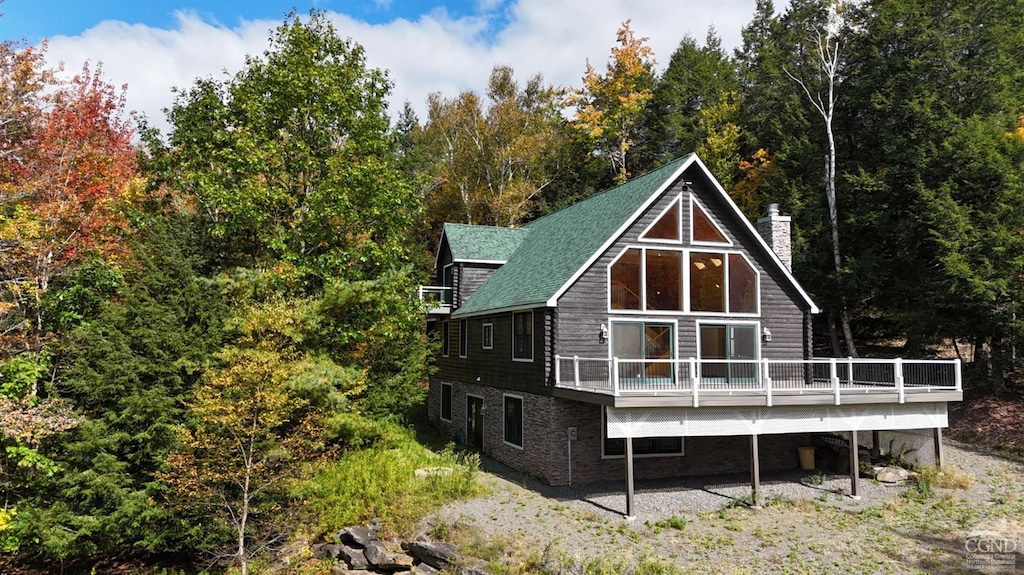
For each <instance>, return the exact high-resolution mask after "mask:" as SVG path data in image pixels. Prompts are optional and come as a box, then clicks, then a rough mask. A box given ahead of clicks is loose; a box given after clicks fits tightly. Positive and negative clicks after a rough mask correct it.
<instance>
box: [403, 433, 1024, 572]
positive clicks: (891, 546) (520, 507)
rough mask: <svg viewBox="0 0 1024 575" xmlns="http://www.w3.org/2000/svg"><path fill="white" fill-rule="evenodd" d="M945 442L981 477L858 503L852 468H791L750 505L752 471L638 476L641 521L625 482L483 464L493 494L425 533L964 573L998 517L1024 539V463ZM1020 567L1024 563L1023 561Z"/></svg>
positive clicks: (735, 563) (456, 508) (756, 561)
mask: <svg viewBox="0 0 1024 575" xmlns="http://www.w3.org/2000/svg"><path fill="white" fill-rule="evenodd" d="M945 447H946V449H945V454H944V455H945V465H946V466H947V467H950V468H953V469H959V470H963V471H966V472H968V473H969V474H970V475H971V476H972V477H973V478H974V481H973V484H972V485H971V486H970V487H969V488H967V489H955V490H949V492H948V493H946V490H939V489H937V490H936V494H935V495H933V496H932V497H931V498H928V499H927V501H923V502H922V501H919V500H916V499H913V498H910V497H900V496H899V495H900V493H901V492H903V491H904V490H906V489H908V488H907V487H905V486H901V487H895V486H891V485H887V484H880V483H877V482H874V481H871V480H867V479H862V480H861V482H860V491H861V496H862V497H861V500H859V501H855V500H853V499H851V498H850V497H848V496H847V495H846V494H847V493H849V488H850V480H849V477H848V476H845V475H842V476H837V475H827V474H824V475H823V474H821V473H818V472H802V471H799V470H795V471H789V472H783V473H764V474H763V475H762V488H763V492H764V498H765V502H766V505H765V507H764V508H763V509H759V510H752V509H750V508H749V507H748V506H747V505H745V501H746V499H747V498H748V497H749V494H750V483H749V476H747V475H745V474H736V475H716V476H701V477H686V478H677V479H665V480H649V481H638V482H637V483H636V491H635V493H636V495H635V512H636V518H635V520H633V521H627V520H625V519H624V517H623V514H624V512H625V507H626V501H625V494H624V489H625V485H624V480H623V481H621V482H602V483H590V484H584V485H576V486H572V487H550V486H546V485H541V484H539V483H537V482H534V481H532V480H531V479H530V478H528V477H524V476H523V475H522V474H519V473H518V472H516V471H513V470H511V469H509V468H507V467H505V466H503V465H501V464H498V463H496V462H493V461H489V460H485V461H484V464H483V468H484V471H485V473H484V474H482V475H483V481H484V483H485V484H486V485H487V486H488V487H489V489H490V493H489V494H488V495H487V496H485V497H480V498H477V499H473V500H469V501H463V502H458V503H455V504H451V505H448V506H446V507H444V508H443V509H441V510H440V511H439V512H438V513H436V514H434V515H433V516H431V517H428V518H427V519H425V521H424V524H423V526H422V529H423V530H424V531H429V530H434V532H435V533H436V532H437V530H438V529H437V526H439V525H441V526H444V529H443V531H447V532H455V531H458V532H460V533H462V534H463V535H462V540H461V541H460V542H462V543H465V540H466V536H467V534H471V535H472V538H475V540H477V541H481V540H501V541H504V542H505V543H506V544H507V545H511V546H514V547H516V548H518V549H519V552H521V553H523V552H525V553H530V552H532V553H535V554H536V553H540V552H543V551H544V550H545V549H546V550H547V552H548V553H552V552H553V553H555V554H556V555H558V556H559V557H561V558H563V561H570V562H572V561H575V562H576V563H577V564H582V563H585V562H587V561H590V560H594V559H596V558H601V557H605V558H607V557H621V558H626V559H627V560H628V559H629V558H633V559H635V558H640V557H651V556H655V557H659V558H671V559H673V560H675V561H676V562H678V563H680V564H681V565H683V566H684V567H686V568H687V570H688V571H696V572H708V573H719V572H735V573H763V572H778V571H785V572H807V573H820V572H835V573H844V572H849V571H850V570H854V569H855V570H857V571H858V572H862V573H863V572H868V573H871V572H878V573H893V572H928V573H931V572H943V571H945V572H949V573H958V572H964V571H965V570H964V568H963V567H964V551H963V549H964V547H963V541H964V538H965V537H967V533H968V531H970V530H971V529H974V528H978V527H984V526H991V525H992V524H993V522H994V521H995V522H997V523H998V522H1001V523H998V527H1000V528H1001V529H1002V530H1003V531H1004V532H1005V531H1007V530H1010V531H1014V532H1015V533H1016V531H1020V537H1021V540H1020V542H1021V545H1022V546H1024V530H1022V529H1020V525H1021V524H1020V523H1019V521H1018V518H1021V517H1024V481H1022V479H1024V466H1022V465H1021V464H1020V463H1019V462H1015V461H1012V460H1008V459H1004V458H1002V457H999V456H997V455H993V454H990V453H984V452H980V451H977V450H974V449H972V448H970V447H968V446H965V445H962V444H958V443H956V442H952V441H949V440H946V441H945ZM681 519H682V520H685V522H684V521H681ZM857 519H863V520H862V521H858V520H857ZM659 522H660V523H659ZM1017 564H1018V566H1019V567H1020V568H1021V569H1022V570H1024V560H1019V561H1017ZM944 566H945V567H944ZM569 571H573V570H572V569H570V570H569ZM968 571H969V570H968ZM975 572H1000V570H995V571H990V570H987V569H985V568H982V569H978V570H975Z"/></svg>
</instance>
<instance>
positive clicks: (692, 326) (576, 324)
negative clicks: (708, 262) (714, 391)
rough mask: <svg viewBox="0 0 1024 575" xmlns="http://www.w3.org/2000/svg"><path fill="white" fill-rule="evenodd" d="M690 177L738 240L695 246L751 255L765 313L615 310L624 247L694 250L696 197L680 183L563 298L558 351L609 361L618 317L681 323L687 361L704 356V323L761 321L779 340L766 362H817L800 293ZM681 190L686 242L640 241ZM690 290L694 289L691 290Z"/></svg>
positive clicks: (765, 352)
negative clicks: (613, 282) (605, 329)
mask: <svg viewBox="0 0 1024 575" xmlns="http://www.w3.org/2000/svg"><path fill="white" fill-rule="evenodd" d="M683 180H689V181H693V182H694V183H693V184H692V188H693V190H694V192H695V194H696V196H697V199H698V201H699V202H700V203H701V204H702V205H703V207H704V209H705V210H706V211H707V212H708V214H709V216H710V217H711V218H712V219H713V220H714V221H715V222H716V223H717V224H718V225H719V227H720V228H721V229H722V231H723V232H724V234H725V236H726V237H727V238H728V239H729V240H730V241H731V242H732V243H733V245H732V246H731V247H728V248H716V247H706V246H700V247H696V246H693V247H692V248H693V249H697V250H701V251H707V252H714V251H716V250H718V249H722V250H723V251H736V250H739V251H742V252H744V253H745V254H746V255H747V256H748V257H749V259H750V261H751V262H752V263H753V265H754V267H755V269H756V270H757V271H758V272H759V275H760V294H759V297H760V314H758V315H757V316H751V315H749V314H747V315H741V316H736V317H731V316H722V315H706V314H700V313H678V314H671V315H665V314H643V313H637V312H633V313H616V312H614V311H613V312H609V311H608V266H609V265H610V264H611V262H612V261H613V260H614V259H615V258H616V257H617V256H618V255H619V254H620V253H621V252H622V251H623V250H624V249H626V248H627V247H638V246H646V247H652V248H657V247H665V248H673V249H679V248H681V247H682V248H691V246H690V245H689V237H690V229H689V226H690V218H689V206H690V192H689V191H687V189H686V188H685V187H684V186H683V185H682V183H681V182H677V183H676V184H674V185H673V186H672V187H671V188H670V189H669V190H668V191H667V192H665V193H664V194H663V195H662V197H661V198H659V199H658V201H657V202H655V203H654V204H653V205H652V206H651V207H650V208H649V209H648V210H647V212H646V213H644V214H643V215H642V216H641V217H640V218H639V220H638V221H637V222H636V223H635V224H634V225H633V226H631V227H630V228H629V229H628V230H626V231H625V233H624V234H623V235H622V236H621V237H620V238H619V239H618V240H616V241H615V242H614V243H613V244H612V246H611V247H610V248H609V249H608V250H606V251H605V252H604V253H603V254H601V256H600V258H598V260H597V261H596V263H595V264H594V265H593V266H592V267H591V268H590V269H588V270H587V271H586V272H585V273H584V274H583V275H582V276H580V278H579V279H578V280H577V281H576V282H575V283H574V284H573V285H572V286H571V287H570V288H569V289H568V290H566V292H565V293H564V294H563V295H562V297H561V298H559V300H558V314H557V318H558V323H557V326H556V332H557V333H558V340H557V341H556V342H555V352H556V353H557V354H558V355H562V356H572V355H578V356H580V357H591V358H602V357H609V356H610V354H611V351H610V345H611V343H610V342H609V341H604V342H602V341H600V334H601V324H605V325H608V323H609V321H610V320H616V319H621V320H630V319H633V320H639V319H649V320H651V321H658V320H662V321H672V320H674V321H676V323H677V326H678V327H677V332H676V337H677V341H676V345H677V348H676V355H677V357H680V358H686V357H696V356H697V323H698V321H701V322H706V323H727V322H733V321H735V322H759V325H760V327H762V328H765V327H767V328H768V329H769V330H770V331H771V334H772V341H771V342H769V343H762V344H761V355H762V357H765V358H769V359H787V358H790V359H800V358H805V357H810V351H811V350H810V347H809V344H808V342H809V339H810V333H809V329H810V328H809V326H808V325H807V323H806V322H805V310H804V309H803V308H802V305H803V303H802V298H801V297H800V295H799V293H798V292H797V291H796V290H795V289H794V288H793V287H792V285H791V284H790V283H789V281H788V280H787V279H786V277H785V275H784V274H783V273H782V272H781V271H780V270H779V269H778V267H777V266H776V265H775V263H774V262H773V261H772V260H771V258H770V256H769V255H768V254H767V253H765V251H764V248H763V247H762V246H761V245H760V244H759V242H758V241H757V239H756V238H755V237H753V236H752V234H751V233H750V232H749V230H748V229H747V228H746V226H745V224H744V223H743V222H742V221H740V220H739V219H738V218H737V217H736V215H735V214H734V212H733V211H732V210H731V209H730V208H729V207H728V206H727V205H726V204H725V202H724V201H722V200H721V199H720V197H719V196H718V193H717V192H716V191H715V190H712V189H709V188H706V187H705V186H708V185H709V184H708V183H706V181H705V180H704V178H703V177H702V176H701V175H700V174H699V173H698V172H697V171H695V172H694V173H692V174H691V173H689V172H687V173H686V174H684V176H683ZM680 193H681V194H682V208H683V218H682V219H683V243H682V245H680V244H679V243H675V242H666V243H663V244H662V243H652V242H647V241H644V242H640V241H639V237H640V235H641V234H642V233H643V231H644V229H646V228H647V226H648V225H649V224H651V223H652V222H653V221H654V220H655V219H657V218H658V217H659V216H660V215H661V213H662V211H663V210H664V209H665V208H667V207H668V206H669V205H670V204H671V202H673V201H674V200H675V198H676V197H678V196H679V194H680ZM683 265H684V266H686V265H689V262H687V261H684V262H683ZM683 289H687V288H686V286H684V288H683ZM609 328H610V326H609Z"/></svg>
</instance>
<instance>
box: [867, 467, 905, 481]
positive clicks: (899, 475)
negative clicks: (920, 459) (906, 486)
mask: <svg viewBox="0 0 1024 575" xmlns="http://www.w3.org/2000/svg"><path fill="white" fill-rule="evenodd" d="M908 477H910V472H908V471H907V470H906V469H903V468H902V467H883V468H881V469H878V471H877V472H876V473H875V480H876V481H879V482H881V483H900V482H902V481H906V480H907V478H908Z"/></svg>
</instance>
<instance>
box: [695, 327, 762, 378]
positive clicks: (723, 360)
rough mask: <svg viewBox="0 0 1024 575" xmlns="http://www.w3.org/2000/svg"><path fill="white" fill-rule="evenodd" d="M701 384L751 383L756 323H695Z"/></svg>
mask: <svg viewBox="0 0 1024 575" xmlns="http://www.w3.org/2000/svg"><path fill="white" fill-rule="evenodd" d="M699 326H700V329H699V336H700V348H699V352H700V360H701V362H700V375H701V381H702V382H704V383H726V384H729V383H732V384H735V383H754V382H756V381H757V374H758V365H757V358H758V350H757V344H758V329H757V325H756V324H706V323H701V324H699Z"/></svg>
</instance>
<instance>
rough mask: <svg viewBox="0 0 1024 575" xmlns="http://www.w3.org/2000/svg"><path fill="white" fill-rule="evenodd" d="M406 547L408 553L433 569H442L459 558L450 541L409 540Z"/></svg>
mask: <svg viewBox="0 0 1024 575" xmlns="http://www.w3.org/2000/svg"><path fill="white" fill-rule="evenodd" d="M408 549H409V554H410V555H412V556H413V557H415V558H417V559H419V560H420V561H422V562H424V563H426V564H427V565H430V566H431V567H434V568H435V569H444V568H446V567H448V566H449V565H452V564H453V563H455V562H457V561H458V560H459V554H458V550H457V549H456V548H455V546H454V545H452V544H451V543H435V542H432V541H410V542H409V544H408Z"/></svg>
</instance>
